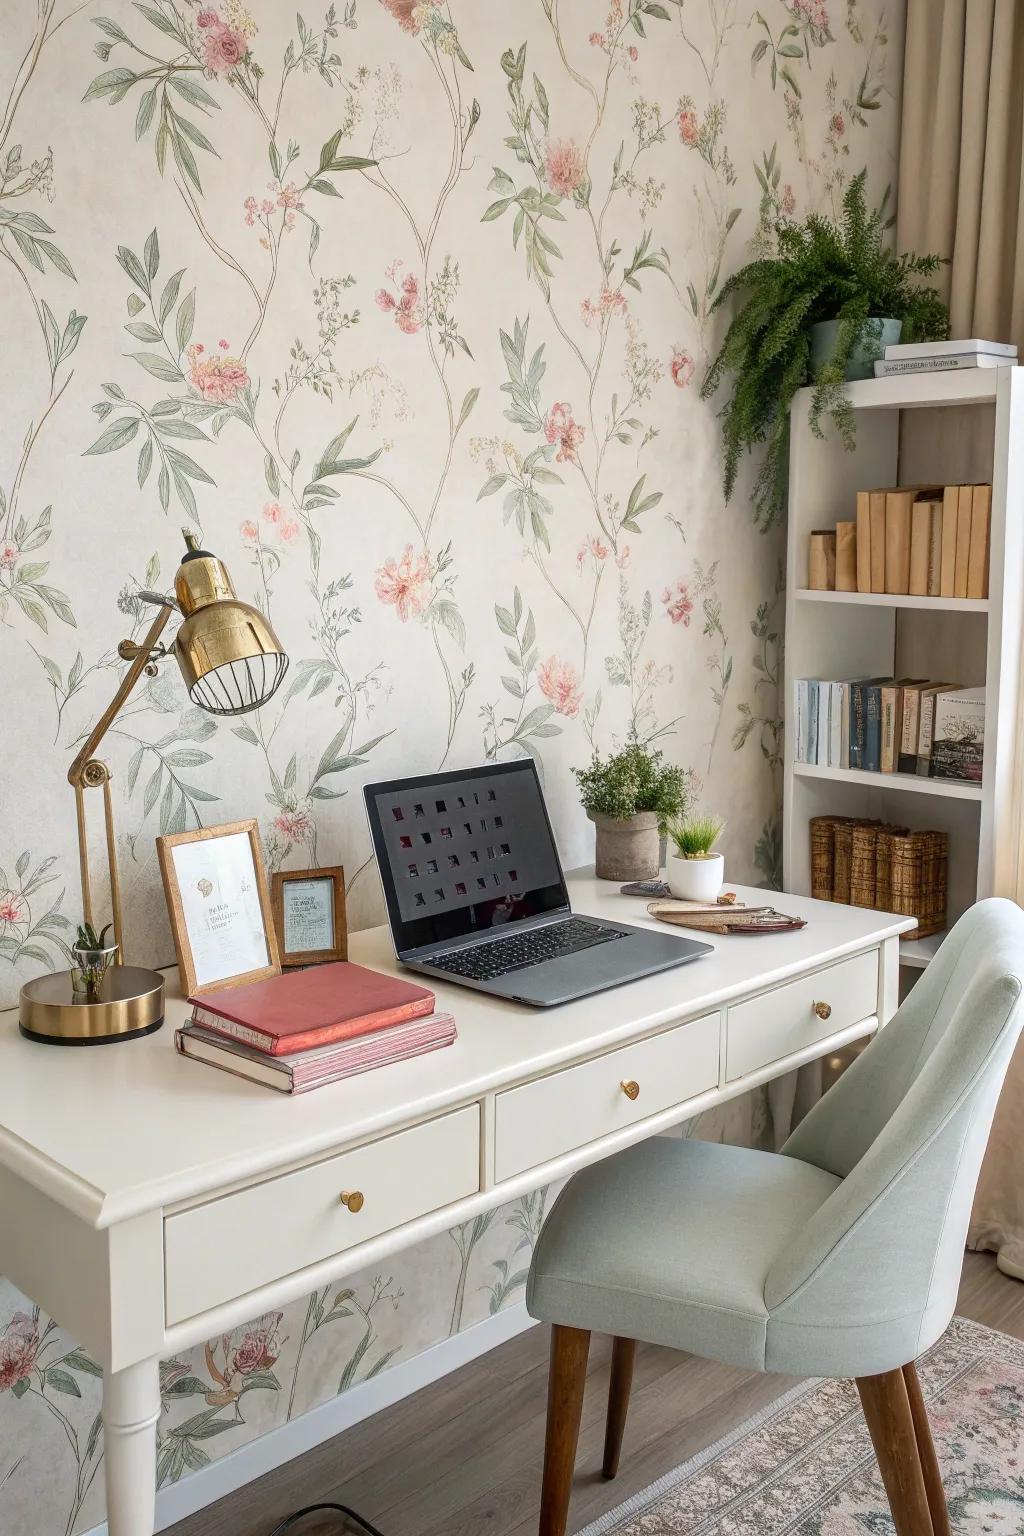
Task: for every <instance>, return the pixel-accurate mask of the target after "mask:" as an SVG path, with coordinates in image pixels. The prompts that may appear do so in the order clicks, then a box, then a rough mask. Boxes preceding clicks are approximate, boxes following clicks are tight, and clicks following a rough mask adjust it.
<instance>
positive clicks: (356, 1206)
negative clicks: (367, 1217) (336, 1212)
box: [341, 1189, 365, 1216]
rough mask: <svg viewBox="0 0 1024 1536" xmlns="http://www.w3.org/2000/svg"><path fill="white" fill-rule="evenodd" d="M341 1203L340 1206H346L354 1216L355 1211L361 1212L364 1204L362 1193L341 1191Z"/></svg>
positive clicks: (357, 1190)
mask: <svg viewBox="0 0 1024 1536" xmlns="http://www.w3.org/2000/svg"><path fill="white" fill-rule="evenodd" d="M341 1203H342V1205H347V1206H348V1208H349V1210H350V1211H351V1212H352V1214H353V1216H354V1215H355V1214H356V1212H357V1211H361V1210H362V1208H363V1205H364V1203H365V1202H364V1199H363V1192H362V1190H361V1189H343V1190H342V1192H341Z"/></svg>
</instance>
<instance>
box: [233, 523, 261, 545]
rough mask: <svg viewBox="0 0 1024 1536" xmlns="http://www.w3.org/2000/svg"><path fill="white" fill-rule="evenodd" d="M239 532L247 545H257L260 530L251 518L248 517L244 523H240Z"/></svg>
mask: <svg viewBox="0 0 1024 1536" xmlns="http://www.w3.org/2000/svg"><path fill="white" fill-rule="evenodd" d="M238 531H239V533H240V534H241V535H242V538H243V539H244V540H245V542H246V543H247V544H255V543H256V540H257V539H258V538H259V536H260V530H259V528H258V527H257V526H256V524H255V523H254V522H253V520H252V518H251V517H247V518H246V519H245V521H244V522H243V523H239V525H238Z"/></svg>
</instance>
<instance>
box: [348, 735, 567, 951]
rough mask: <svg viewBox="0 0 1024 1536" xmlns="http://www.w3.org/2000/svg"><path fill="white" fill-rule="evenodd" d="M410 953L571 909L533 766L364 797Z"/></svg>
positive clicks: (399, 936)
mask: <svg viewBox="0 0 1024 1536" xmlns="http://www.w3.org/2000/svg"><path fill="white" fill-rule="evenodd" d="M363 793H364V796H365V798H366V808H367V813H368V816H369V821H370V832H371V835H372V837H373V844H374V850H375V852H376V855H377V862H378V865H379V868H380V876H381V883H382V885H383V887H384V897H385V900H386V902H387V906H388V916H389V918H390V921H391V928H392V933H393V934H394V939H395V947H396V949H397V950H398V952H399V953H400V954H402V953H406V952H408V951H409V950H414V949H421V948H423V947H424V946H428V945H431V944H438V943H448V942H453V941H455V940H458V939H461V938H465V937H468V936H471V935H473V934H477V933H483V932H485V931H486V930H488V929H494V928H499V927H503V926H505V925H507V924H508V923H514V922H520V921H522V920H523V919H524V918H528V917H536V916H539V915H541V914H543V913H545V912H553V911H558V910H560V909H564V908H566V907H567V906H568V897H567V894H566V890H565V884H564V881H563V878H562V870H561V865H560V864H559V861H558V853H557V851H556V849H555V842H554V838H553V836H552V833H551V825H550V823H549V821H548V816H547V810H546V808H545V805H544V800H543V796H542V795H541V790H540V784H539V782H538V779H537V773H536V769H535V768H534V766H533V764H532V763H531V762H523V763H511V764H497V765H495V766H494V767H485V768H475V769H470V770H468V771H467V772H464V773H450V774H438V775H431V776H425V777H422V778H415V779H397V780H392V781H391V782H389V783H386V784H369V785H367V786H366V788H365V789H364V791H363Z"/></svg>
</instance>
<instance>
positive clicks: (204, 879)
mask: <svg viewBox="0 0 1024 1536" xmlns="http://www.w3.org/2000/svg"><path fill="white" fill-rule="evenodd" d="M239 839H242V840H244V841H242V842H240V841H239ZM218 843H220V844H221V845H222V846H221V848H220V849H218V847H217V844H218ZM208 845H209V846H208ZM246 845H247V847H248V852H246ZM156 849H157V855H158V857H159V860H160V875H161V878H162V879H163V884H164V895H165V896H166V898H167V912H168V916H169V917H170V920H171V932H172V933H173V935H174V951H175V954H176V955H177V957H178V972H179V975H180V977H181V987H182V991H183V992H184V994H185V996H186V997H191V996H192V994H193V993H195V992H215V991H219V990H220V989H221V988H223V987H234V986H239V985H240V984H241V983H242V982H246V981H262V980H264V978H266V977H267V976H279V975H280V974H281V961H280V956H279V954H278V948H277V933H276V931H275V928H274V918H273V910H272V907H271V901H270V887H269V885H268V882H267V871H266V866H265V865H264V862H263V848H262V845H261V843H260V833H259V824H258V823H257V822H256V821H254V820H253V821H230V822H226V823H225V824H224V825H223V826H220V827H197V828H196V830H195V831H193V832H174V833H168V834H165V835H164V836H161V837H158V838H157V840H156ZM250 881H251V884H250ZM218 887H220V891H219V894H220V900H219V901H218V900H217V898H218ZM211 901H213V902H215V903H216V905H215V906H214V907H212V908H208V907H207V905H206V904H207V903H208V902H211ZM211 914H213V921H211ZM217 918H219V919H220V921H219V922H218V921H217ZM190 922H191V927H190ZM232 949H237V954H238V957H239V964H240V969H239V970H237V971H231V970H230V965H231V963H232Z"/></svg>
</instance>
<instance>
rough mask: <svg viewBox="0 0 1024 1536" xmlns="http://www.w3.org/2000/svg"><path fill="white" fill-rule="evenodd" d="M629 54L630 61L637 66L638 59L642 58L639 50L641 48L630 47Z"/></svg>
mask: <svg viewBox="0 0 1024 1536" xmlns="http://www.w3.org/2000/svg"><path fill="white" fill-rule="evenodd" d="M627 52H628V53H629V57H630V59H631V60H632V62H633V63H634V64H635V63H636V61H637V59H638V58H639V57H640V50H639V48H634V47H632V45H631V46H630V47H629V49H628V50H627Z"/></svg>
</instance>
